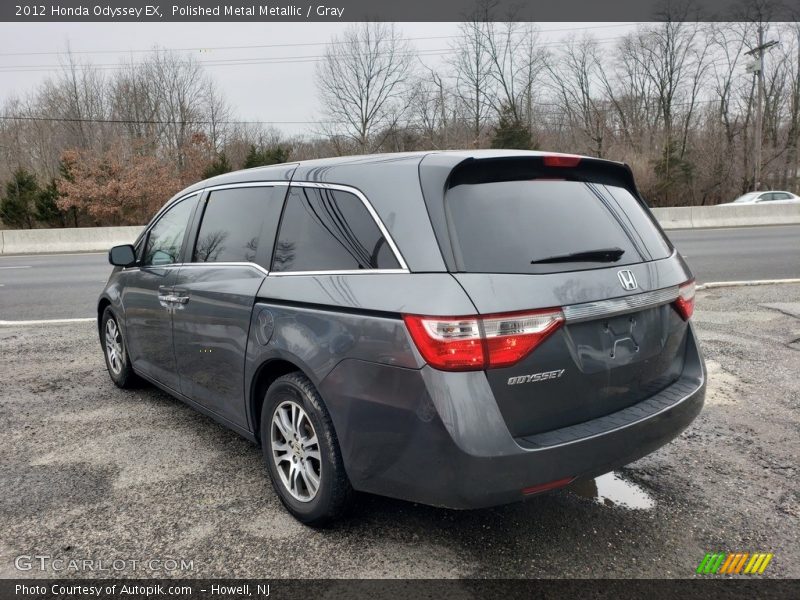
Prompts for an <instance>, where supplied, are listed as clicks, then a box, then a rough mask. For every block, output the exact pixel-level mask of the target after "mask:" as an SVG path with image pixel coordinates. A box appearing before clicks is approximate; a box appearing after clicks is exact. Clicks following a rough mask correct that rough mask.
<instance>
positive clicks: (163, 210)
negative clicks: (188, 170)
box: [131, 190, 204, 266]
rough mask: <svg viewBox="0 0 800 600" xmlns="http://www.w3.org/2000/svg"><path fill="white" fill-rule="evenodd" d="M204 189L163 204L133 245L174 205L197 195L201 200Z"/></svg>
mask: <svg viewBox="0 0 800 600" xmlns="http://www.w3.org/2000/svg"><path fill="white" fill-rule="evenodd" d="M203 191H204V190H199V191H195V192H190V193H188V194H184V195H183V196H181V197H180V198H176V199H175V200H174V201H172V202H169V203H168V204H165V205H164V206H162V207H161V209H160V210H159V211H158V212H157V213H156V214H155V215H153V218H152V219H150V223H148V224H147V225H145V226H144V229H142V231H141V233H140V234H139V236H138V237H137V238H136V239H135V240H134V242H133V244H131V246H135V245H136V243H137V242H139V240H141V239H142V238H144V237H145V236H146V235H147V234H148V233H150V230H151V229H152V228H153V227H155V226H156V224H157V223H158V222H159V221H160V220H161V217H162V216H163V215H164V213H166V212H167V211H168V210H170V209H171V208H172V207H173V206H176V205H178V204H180V203H181V202H183V201H184V200H188V199H189V198H191V197H192V196H197V199H198V200H199V199H200V198H201V197H202V195H203ZM187 225H188V224H187ZM147 266H150V265H147Z"/></svg>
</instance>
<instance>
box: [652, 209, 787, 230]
mask: <svg viewBox="0 0 800 600" xmlns="http://www.w3.org/2000/svg"><path fill="white" fill-rule="evenodd" d="M653 214H654V215H655V216H656V218H657V219H658V222H659V223H661V227H663V228H664V229H700V228H704V227H706V228H707V227H748V226H754V225H797V224H800V204H775V205H769V204H752V205H749V206H735V205H731V204H728V205H722V206H676V207H674V208H654V209H653Z"/></svg>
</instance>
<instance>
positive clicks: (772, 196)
mask: <svg viewBox="0 0 800 600" xmlns="http://www.w3.org/2000/svg"><path fill="white" fill-rule="evenodd" d="M772 200H775V194H772V193H770V194H761V196H759V198H758V201H759V202H771V201H772Z"/></svg>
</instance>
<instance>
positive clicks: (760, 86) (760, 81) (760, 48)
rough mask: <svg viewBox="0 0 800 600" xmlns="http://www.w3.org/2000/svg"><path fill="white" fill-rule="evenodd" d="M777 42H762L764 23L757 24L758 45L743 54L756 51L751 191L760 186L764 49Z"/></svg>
mask: <svg viewBox="0 0 800 600" xmlns="http://www.w3.org/2000/svg"><path fill="white" fill-rule="evenodd" d="M777 44H778V42H777V41H775V40H773V41H770V42H767V43H764V24H763V23H759V24H758V46H756V47H755V48H753V49H752V50H750V52H746V53H745V54H751V55H755V54H756V53H758V65H757V66H756V69H758V84H757V85H758V100H757V101H756V134H755V144H756V155H755V159H754V160H755V176H754V177H753V179H754V180H755V181H754V182H753V191H755V192H757V191H758V190H759V188H760V187H761V138H762V137H763V130H764V108H763V104H764V51H765V50H769V49H770V48H772V47H773V46H776V45H777Z"/></svg>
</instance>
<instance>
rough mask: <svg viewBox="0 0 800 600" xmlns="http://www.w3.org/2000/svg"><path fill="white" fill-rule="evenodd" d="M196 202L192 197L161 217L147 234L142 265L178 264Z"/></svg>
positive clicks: (195, 198) (195, 197) (194, 197)
mask: <svg viewBox="0 0 800 600" xmlns="http://www.w3.org/2000/svg"><path fill="white" fill-rule="evenodd" d="M196 202H197V196H191V197H189V198H186V199H184V200H181V201H180V202H178V203H177V204H176V205H175V206H173V207H172V208H170V209H169V210H168V211H167V212H165V213H164V214H163V215H161V217H160V218H159V219H158V222H157V223H156V224H155V225H154V226H153V228H152V229H150V233H148V234H147V243H146V245H145V247H144V256H143V257H142V265H144V266H154V267H157V266H162V265H171V264H174V263H176V262H178V260H179V258H180V256H179V255H180V252H181V245H182V244H183V236H184V235H186V228H187V226H188V225H189V217H190V216H191V214H192V209H193V208H194V205H195V203H196Z"/></svg>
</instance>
